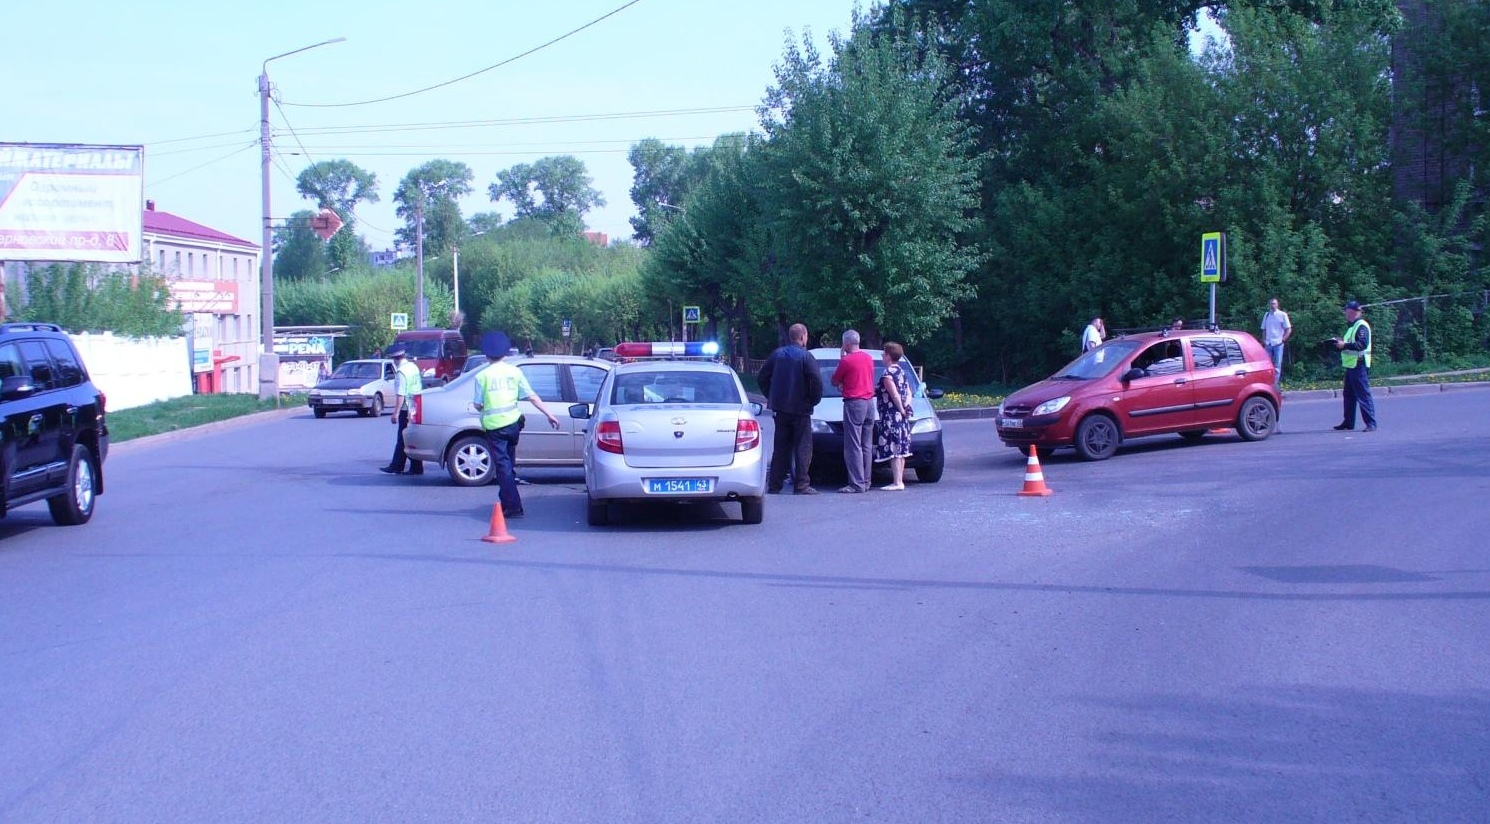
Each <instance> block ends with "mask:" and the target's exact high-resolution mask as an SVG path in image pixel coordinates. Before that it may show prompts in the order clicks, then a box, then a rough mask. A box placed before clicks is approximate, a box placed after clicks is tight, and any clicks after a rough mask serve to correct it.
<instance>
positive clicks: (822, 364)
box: [817, 358, 921, 398]
mask: <svg viewBox="0 0 1490 824" xmlns="http://www.w3.org/2000/svg"><path fill="white" fill-rule="evenodd" d="M817 366H818V369H820V370H821V371H822V373H823V397H825V398H841V397H843V393H842V392H840V391H838V387H836V386H834V385H833V373H834V372H835V371H836V370H837V369H838V361H836V360H832V361H830V360H823V359H822V358H818V359H817ZM900 366H901V368H902V369H904V370H905V379H906V380H907V381H908V382H910V385H911V397H920V395H921V382H920V381H919V380H917V378H916V370H914V369H912V368H911V365H910V362H909V361H904V360H902V361H901V362H900ZM884 376H885V363H884V361H880V360H876V361H875V362H874V384H875V386H878V385H879V382H880V378H883V377H884Z"/></svg>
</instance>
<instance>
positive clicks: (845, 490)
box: [838, 486, 864, 495]
mask: <svg viewBox="0 0 1490 824" xmlns="http://www.w3.org/2000/svg"><path fill="white" fill-rule="evenodd" d="M838 491H839V492H843V493H848V494H854V495H857V494H859V493H860V492H863V491H864V490H862V489H860V488H858V487H857V486H845V487H843V488H842V489H840V490H838Z"/></svg>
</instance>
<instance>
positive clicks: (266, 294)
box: [259, 37, 347, 400]
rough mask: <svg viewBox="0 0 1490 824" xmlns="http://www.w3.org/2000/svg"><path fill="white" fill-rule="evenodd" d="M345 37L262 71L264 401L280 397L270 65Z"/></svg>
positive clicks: (261, 370) (261, 387) (261, 375)
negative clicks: (271, 201) (271, 193)
mask: <svg viewBox="0 0 1490 824" xmlns="http://www.w3.org/2000/svg"><path fill="white" fill-rule="evenodd" d="M346 39H347V38H345V37H334V38H332V39H330V40H322V41H321V42H319V43H312V44H311V45H309V46H302V47H301V48H298V49H295V50H293V51H287V52H285V53H284V54H276V55H274V56H273V57H271V58H269V59H267V60H265V61H264V65H263V66H262V67H261V68H260V70H259V155H260V163H259V182H260V186H261V189H260V193H261V194H262V196H263V206H264V246H263V247H262V248H261V249H260V250H259V256H260V260H259V296H260V298H261V301H262V302H261V304H260V306H259V321H260V326H261V334H260V338H261V340H260V341H259V342H260V344H261V345H262V346H263V348H264V351H263V352H262V353H261V354H260V355H259V399H260V400H265V399H267V398H270V397H273V398H275V399H276V400H278V398H279V358H278V357H277V356H275V354H274V261H273V255H272V254H270V245H271V243H272V242H273V238H272V237H271V236H270V234H271V228H272V227H271V226H270V221H271V220H273V217H272V216H271V214H270V209H269V152H270V149H271V147H272V146H273V143H272V139H271V138H270V136H269V64H270V63H271V62H273V61H275V60H278V59H280V58H281V57H289V56H290V55H292V54H299V53H300V52H303V51H310V50H311V49H314V48H319V47H321V46H329V45H331V44H332V43H340V42H342V41H343V40H346Z"/></svg>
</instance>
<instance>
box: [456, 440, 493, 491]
mask: <svg viewBox="0 0 1490 824" xmlns="http://www.w3.org/2000/svg"><path fill="white" fill-rule="evenodd" d="M445 468H446V470H447V471H449V472H450V480H452V481H454V482H455V485H456V486H486V485H487V484H489V483H491V482H492V480H493V479H495V478H496V475H497V472H496V470H497V462H496V458H494V457H493V456H492V454H491V443H490V442H488V441H487V440H486V437H485V436H484V435H465V436H463V437H460V438H457V439H456V441H455V443H453V444H451V445H450V451H449V452H448V453H446V456H445Z"/></svg>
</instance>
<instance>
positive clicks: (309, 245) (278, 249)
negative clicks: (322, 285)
mask: <svg viewBox="0 0 1490 824" xmlns="http://www.w3.org/2000/svg"><path fill="white" fill-rule="evenodd" d="M315 215H316V213H315V212H312V211H309V210H305V209H302V210H301V211H298V212H296V213H294V214H292V215H290V217H289V219H288V220H286V221H285V225H283V226H276V227H275V229H274V242H273V251H274V270H273V271H274V280H275V282H276V283H279V282H281V281H292V280H301V279H303V278H322V277H324V276H325V275H326V273H327V272H329V271H331V270H332V269H334V268H336V267H335V266H333V265H332V264H331V262H330V257H329V256H328V255H327V248H326V243H325V242H323V241H322V240H321V238H320V236H318V235H317V234H316V233H315V230H314V229H312V228H311V223H310V222H311V219H312V218H314V217H315Z"/></svg>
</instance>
